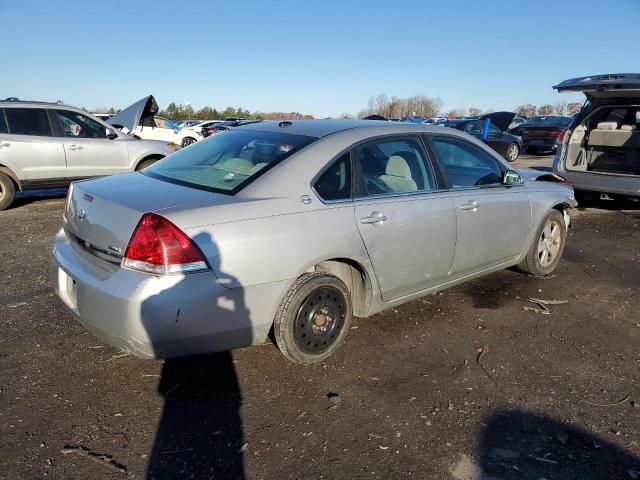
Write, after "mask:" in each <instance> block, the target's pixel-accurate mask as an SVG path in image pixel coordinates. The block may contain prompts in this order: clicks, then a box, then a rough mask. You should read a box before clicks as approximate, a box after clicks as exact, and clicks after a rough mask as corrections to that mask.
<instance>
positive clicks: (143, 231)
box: [122, 213, 209, 275]
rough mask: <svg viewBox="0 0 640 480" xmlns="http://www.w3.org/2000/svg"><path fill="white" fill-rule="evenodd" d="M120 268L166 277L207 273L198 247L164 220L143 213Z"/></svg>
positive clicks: (154, 215) (160, 217) (206, 267)
mask: <svg viewBox="0 0 640 480" xmlns="http://www.w3.org/2000/svg"><path fill="white" fill-rule="evenodd" d="M122 266H123V267H127V268H131V269H134V270H140V271H143V272H149V273H154V274H158V275H166V274H172V273H191V272H200V271H202V270H207V269H208V268H209V267H208V266H207V262H206V260H205V259H204V255H202V252H201V251H200V249H199V248H198V246H197V245H196V244H195V243H194V242H193V240H191V238H189V237H188V236H187V235H186V234H185V233H184V232H183V231H182V230H180V229H179V228H178V227H176V226H175V225H174V224H173V223H171V222H170V221H169V220H167V219H166V218H164V217H162V216H160V215H156V214H155V213H145V214H144V215H143V216H142V218H141V219H140V221H139V222H138V225H137V226H136V229H135V230H134V232H133V235H132V236H131V240H129V245H127V250H126V252H125V254H124V259H123V260H122Z"/></svg>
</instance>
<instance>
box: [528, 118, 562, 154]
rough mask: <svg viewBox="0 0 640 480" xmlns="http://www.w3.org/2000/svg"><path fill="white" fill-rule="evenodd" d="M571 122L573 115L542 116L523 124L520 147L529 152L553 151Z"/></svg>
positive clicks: (560, 143)
mask: <svg viewBox="0 0 640 480" xmlns="http://www.w3.org/2000/svg"><path fill="white" fill-rule="evenodd" d="M572 123H573V117H543V118H542V119H541V120H539V121H538V122H537V123H532V124H529V125H524V126H523V127H522V134H521V135H522V147H523V148H524V149H526V151H527V153H531V154H537V153H539V152H543V151H545V152H548V151H552V152H555V151H556V149H557V148H558V146H559V145H562V139H563V137H564V133H565V132H566V131H567V129H568V128H569V127H570V126H571V124H572Z"/></svg>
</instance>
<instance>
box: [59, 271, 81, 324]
mask: <svg viewBox="0 0 640 480" xmlns="http://www.w3.org/2000/svg"><path fill="white" fill-rule="evenodd" d="M58 292H60V298H61V299H62V301H63V302H64V303H65V304H66V305H67V307H69V308H70V309H71V310H73V311H74V312H75V313H78V282H77V281H76V280H75V279H74V278H73V277H72V276H71V275H69V274H67V272H65V271H64V270H63V269H62V268H60V267H58Z"/></svg>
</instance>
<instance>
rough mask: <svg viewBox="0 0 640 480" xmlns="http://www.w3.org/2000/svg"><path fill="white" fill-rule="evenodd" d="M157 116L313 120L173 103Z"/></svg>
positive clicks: (303, 116)
mask: <svg viewBox="0 0 640 480" xmlns="http://www.w3.org/2000/svg"><path fill="white" fill-rule="evenodd" d="M93 112H95V113H110V114H115V113H118V112H119V110H116V109H115V108H113V107H110V108H107V107H97V108H95V109H94V110H93ZM158 115H159V116H161V117H164V118H168V119H169V120H172V121H174V122H178V121H180V120H190V119H199V120H219V119H221V118H227V117H240V118H252V119H258V120H303V119H313V115H307V114H303V113H298V112H250V111H249V110H246V109H243V108H241V107H237V108H233V107H227V108H225V109H224V110H218V109H216V108H213V107H204V108H201V109H199V110H195V109H194V108H193V107H192V106H191V105H180V104H177V103H175V102H171V103H170V104H169V105H167V107H166V108H164V109H162V110H160V112H158Z"/></svg>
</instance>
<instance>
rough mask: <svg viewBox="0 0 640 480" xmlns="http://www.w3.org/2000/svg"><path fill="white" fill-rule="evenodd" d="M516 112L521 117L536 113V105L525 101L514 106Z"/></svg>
mask: <svg viewBox="0 0 640 480" xmlns="http://www.w3.org/2000/svg"><path fill="white" fill-rule="evenodd" d="M516 113H517V114H518V115H520V116H522V117H530V116H532V115H535V114H536V106H535V105H532V104H531V103H525V104H524V105H520V106H518V107H517V108H516Z"/></svg>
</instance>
